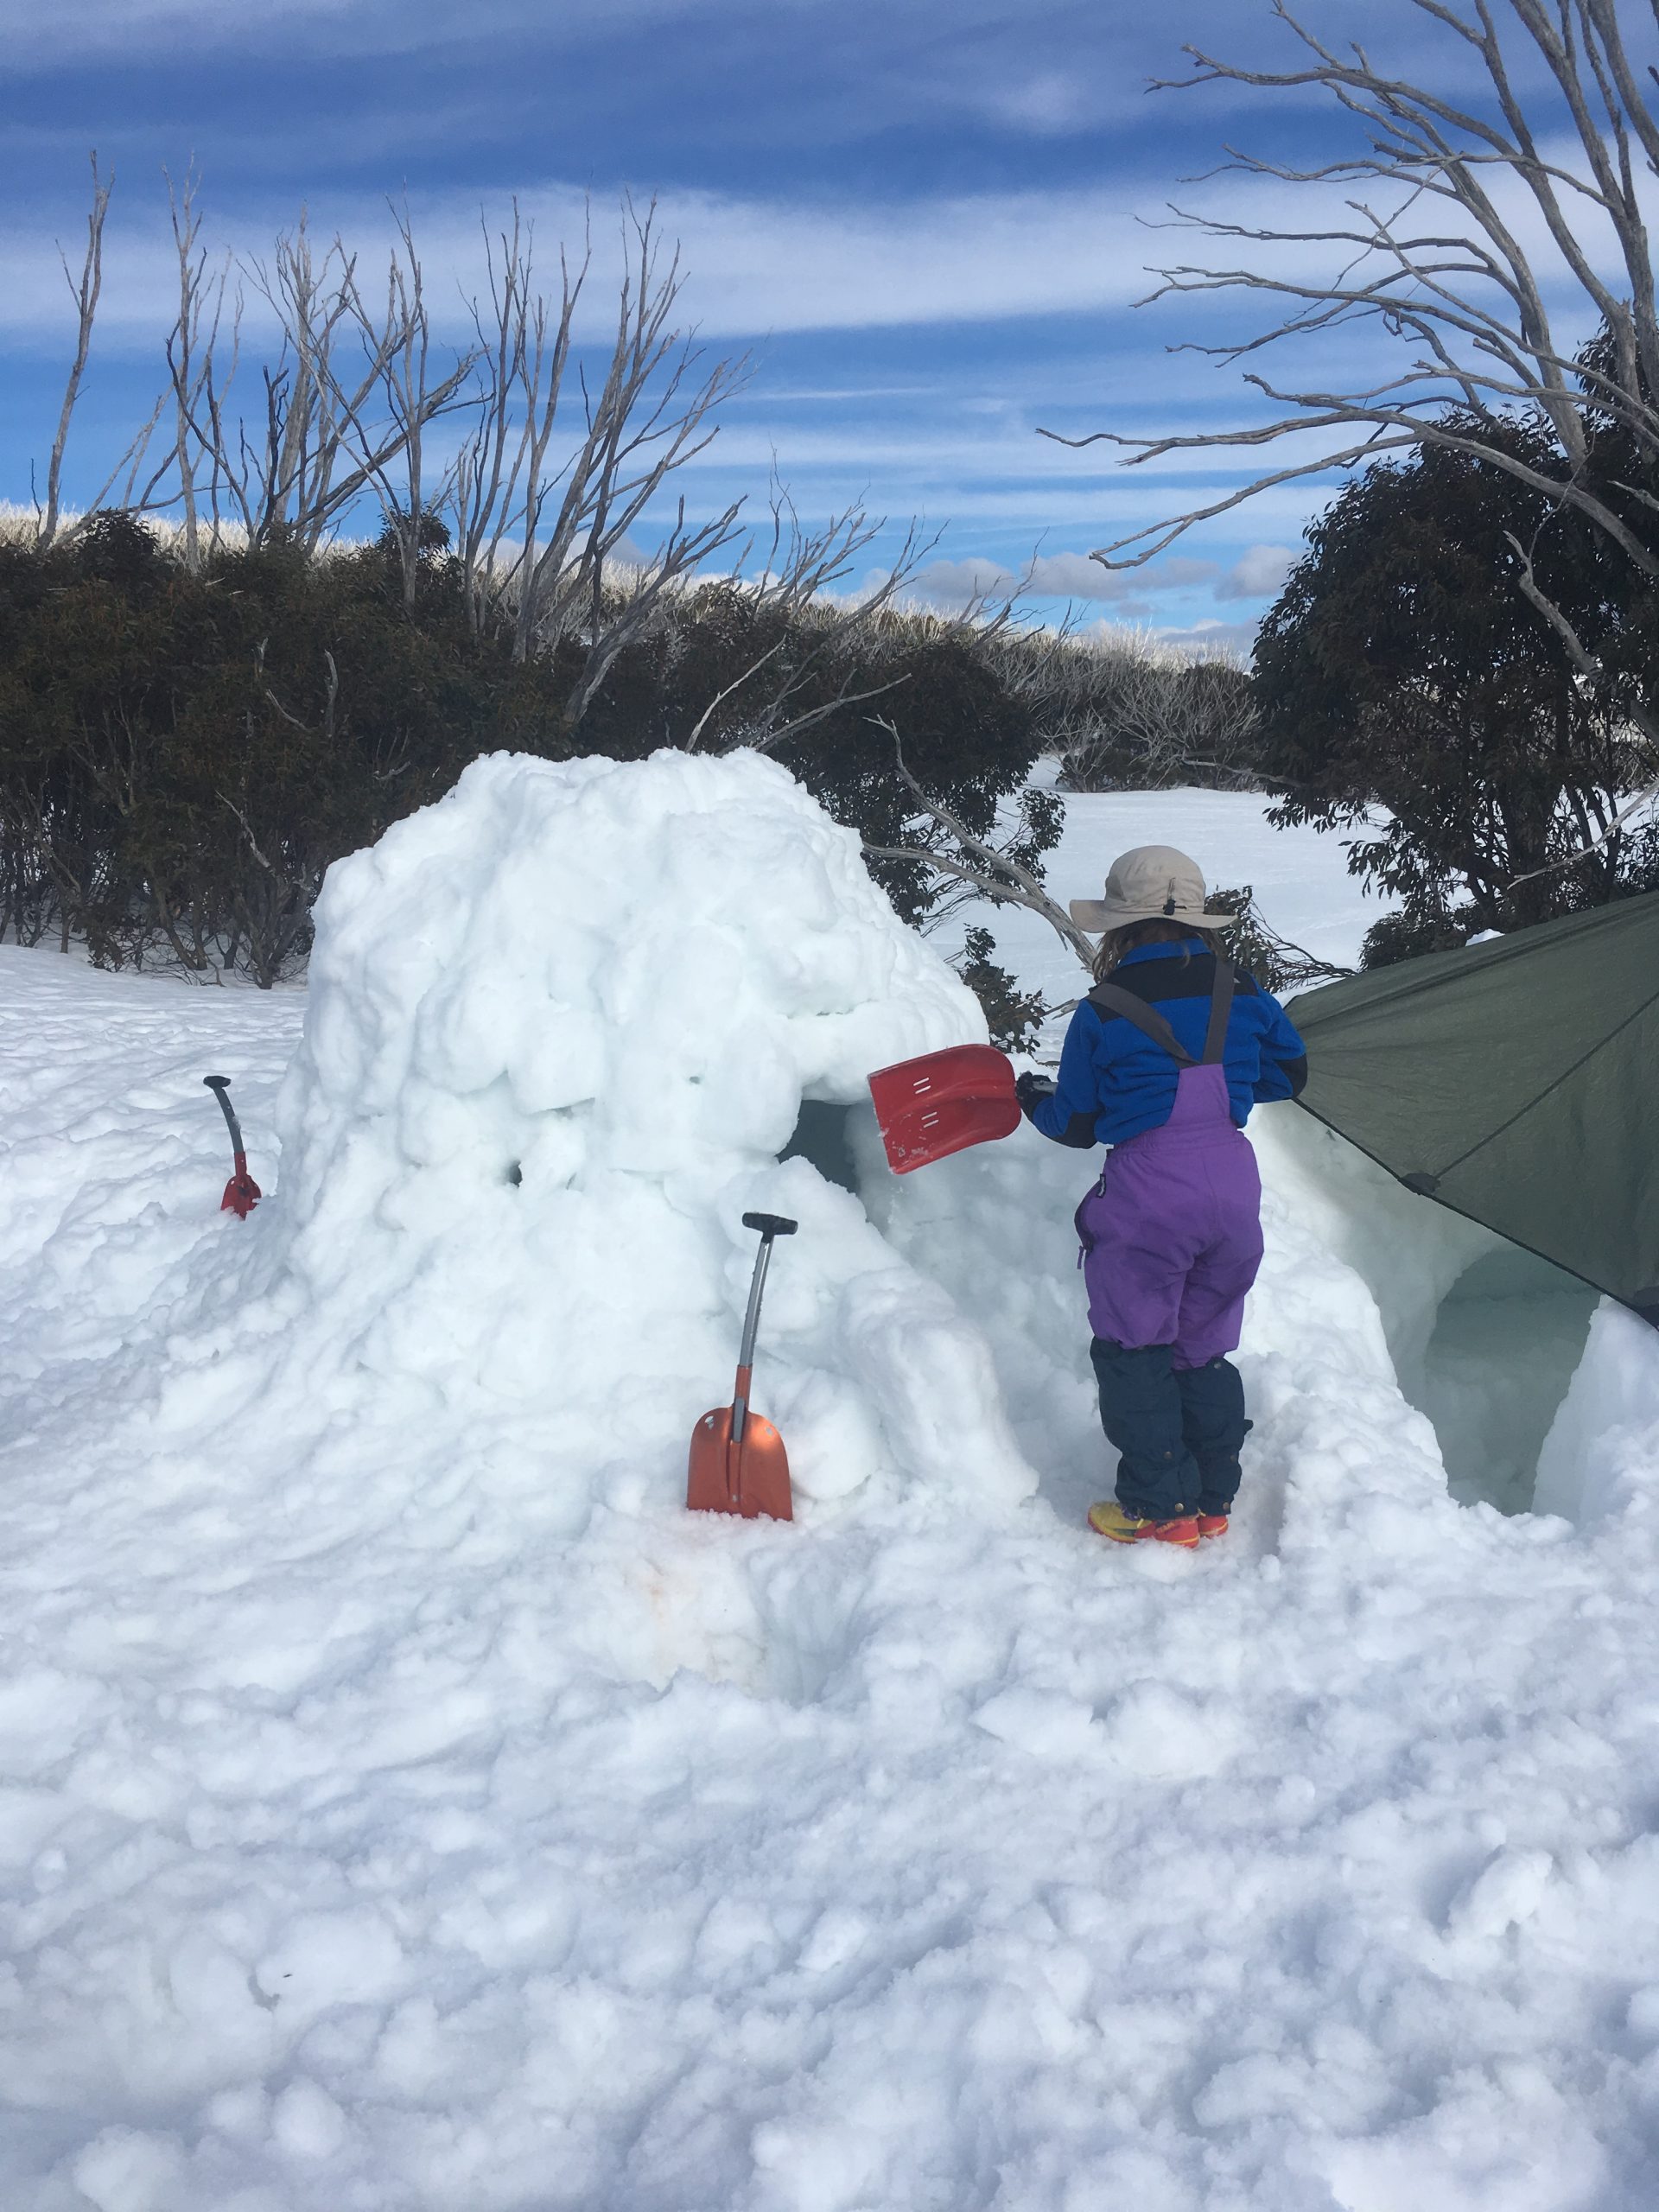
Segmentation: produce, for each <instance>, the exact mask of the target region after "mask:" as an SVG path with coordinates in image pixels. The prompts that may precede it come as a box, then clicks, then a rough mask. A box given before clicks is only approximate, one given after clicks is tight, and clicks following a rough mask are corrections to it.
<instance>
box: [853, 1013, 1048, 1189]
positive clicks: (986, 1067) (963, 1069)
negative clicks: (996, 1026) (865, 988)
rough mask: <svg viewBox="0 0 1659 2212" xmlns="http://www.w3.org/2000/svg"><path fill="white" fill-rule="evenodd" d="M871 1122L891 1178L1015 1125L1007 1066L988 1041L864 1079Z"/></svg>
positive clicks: (954, 1048)
mask: <svg viewBox="0 0 1659 2212" xmlns="http://www.w3.org/2000/svg"><path fill="white" fill-rule="evenodd" d="M869 1083H870V1096H871V1097H872V1099H874V1102H875V1119H876V1125H877V1127H878V1128H880V1132H881V1141H882V1143H883V1144H884V1145H886V1147H887V1165H888V1166H889V1167H891V1168H892V1170H893V1173H894V1174H895V1175H908V1174H909V1173H910V1172H911V1170H912V1167H925V1166H928V1164H929V1163H930V1161H932V1160H944V1159H946V1158H948V1156H949V1155H950V1154H951V1153H953V1152H963V1151H965V1150H966V1148H967V1147H968V1146H969V1145H970V1144H988V1143H989V1142H990V1141H992V1139H993V1138H995V1137H1006V1136H1007V1135H1010V1134H1011V1133H1012V1132H1013V1131H1014V1130H1015V1129H1017V1128H1019V1126H1020V1101H1019V1099H1018V1098H1017V1097H1016V1096H1014V1065H1013V1063H1012V1062H1011V1061H1010V1060H1009V1059H1008V1058H1007V1056H1006V1054H1004V1053H1001V1052H998V1051H997V1049H996V1047H995V1046H994V1045H952V1046H950V1048H949V1050H948V1051H946V1052H929V1053H927V1054H925V1056H924V1057H923V1058H921V1059H919V1060H900V1061H899V1063H898V1064H897V1065H896V1066H893V1067H890V1068H878V1069H877V1070H876V1071H875V1073H874V1075H873V1076H872V1077H870V1079H869Z"/></svg>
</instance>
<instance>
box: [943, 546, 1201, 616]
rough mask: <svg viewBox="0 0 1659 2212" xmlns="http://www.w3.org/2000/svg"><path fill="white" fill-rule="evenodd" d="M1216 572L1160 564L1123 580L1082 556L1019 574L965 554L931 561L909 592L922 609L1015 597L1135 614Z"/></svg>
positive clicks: (1053, 558)
mask: <svg viewBox="0 0 1659 2212" xmlns="http://www.w3.org/2000/svg"><path fill="white" fill-rule="evenodd" d="M1216 574H1217V563H1215V562H1213V561H1198V560H1188V559H1175V560H1169V561H1163V562H1160V563H1158V564H1157V566H1156V567H1154V568H1150V569H1145V570H1138V571H1135V573H1133V574H1127V575H1126V574H1124V573H1123V572H1122V571H1120V570H1115V569H1108V568H1105V567H1103V565H1102V563H1100V562H1098V561H1094V560H1091V559H1090V556H1088V555H1087V554H1086V553H1042V554H1039V555H1037V556H1034V557H1033V559H1032V560H1031V561H1029V562H1027V563H1025V564H1024V565H1023V566H1022V567H1020V568H1018V569H1014V568H1010V567H1009V566H1008V565H1007V563H1004V562H1001V561H996V560H993V559H991V558H990V557H989V556H986V555H982V554H978V555H976V554H969V555H968V556H966V557H964V558H963V559H961V560H938V561H931V562H930V563H928V565H927V566H926V567H925V569H920V570H919V571H918V574H917V575H915V576H914V577H913V578H912V582H911V584H910V587H909V593H910V596H912V598H914V599H917V600H918V601H921V602H922V603H923V604H924V605H926V606H930V607H946V608H951V609H954V608H957V607H968V606H971V605H972V604H973V603H974V602H975V601H979V600H993V601H995V600H1001V599H1007V598H1010V597H1014V596H1016V595H1017V596H1018V597H1020V598H1022V599H1050V600H1068V601H1072V602H1073V603H1075V604H1081V605H1084V606H1089V605H1098V606H1104V607H1121V608H1122V609H1123V610H1124V611H1126V612H1128V613H1138V612H1140V611H1141V610H1143V609H1144V608H1145V607H1147V605H1149V603H1150V601H1149V599H1148V594H1152V593H1163V592H1175V591H1186V590H1190V589H1192V588H1193V587H1194V586H1197V585H1200V584H1205V583H1207V582H1210V581H1211V578H1213V577H1214V576H1215V575H1216Z"/></svg>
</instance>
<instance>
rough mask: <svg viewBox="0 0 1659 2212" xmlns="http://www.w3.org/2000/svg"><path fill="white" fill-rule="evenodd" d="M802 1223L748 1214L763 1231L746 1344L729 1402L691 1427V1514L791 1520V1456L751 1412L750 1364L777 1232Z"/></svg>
mask: <svg viewBox="0 0 1659 2212" xmlns="http://www.w3.org/2000/svg"><path fill="white" fill-rule="evenodd" d="M743 1226H744V1228H745V1229H758V1230H760V1250H759V1251H758V1252H757V1253H756V1254H755V1255H754V1279H753V1281H752V1282H751V1283H750V1285H749V1310H748V1312H747V1313H746V1314H745V1316H744V1317H743V1343H742V1348H741V1350H740V1351H739V1352H738V1355H737V1388H736V1389H735V1390H734V1392H733V1394H732V1402H731V1404H730V1405H729V1406H716V1407H715V1410H714V1411H713V1413H708V1414H704V1415H703V1417H702V1420H701V1421H699V1422H698V1423H697V1425H696V1427H695V1428H694V1429H693V1430H692V1432H691V1466H690V1473H689V1475H688V1477H687V1478H686V1485H685V1503H686V1507H687V1510H689V1511H690V1512H692V1513H741V1515H742V1516H743V1518H744V1519H745V1520H746V1521H753V1519H754V1517H755V1516H756V1515H757V1514H760V1513H764V1514H766V1515H767V1516H769V1517H770V1518H771V1519H772V1520H773V1521H792V1520H793V1519H794V1518H795V1516H794V1513H793V1511H792V1510H791V1502H790V1495H789V1459H788V1455H787V1454H786V1452H785V1450H784V1440H783V1438H782V1437H781V1436H779V1433H778V1432H777V1430H776V1429H775V1428H774V1427H772V1423H771V1422H770V1421H763V1420H762V1419H761V1417H760V1414H753V1413H751V1412H750V1411H749V1378H750V1369H751V1367H752V1365H753V1360H754V1338H755V1332H756V1331H757V1330H758V1329H759V1328H760V1294H761V1292H762V1291H763V1290H764V1289H765V1288H766V1268H767V1266H768V1264H769V1263H770V1262H771V1259H772V1238H773V1237H774V1236H793V1235H794V1234H795V1231H796V1229H797V1227H798V1224H796V1223H795V1222H792V1221H785V1218H784V1217H783V1216H782V1214H779V1213H746V1214H745V1215H744V1217H743Z"/></svg>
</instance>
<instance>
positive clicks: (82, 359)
mask: <svg viewBox="0 0 1659 2212" xmlns="http://www.w3.org/2000/svg"><path fill="white" fill-rule="evenodd" d="M114 189H115V172H114V170H113V169H111V172H110V174H109V175H108V176H105V175H103V174H102V172H101V171H100V169H99V166H98V156H97V154H96V153H94V154H93V155H92V207H91V208H90V210H89V211H88V213H87V217H86V254H85V256H84V257H83V258H82V261H81V266H80V276H79V280H77V279H76V278H75V277H73V276H72V275H71V274H70V270H69V260H68V257H67V254H65V253H64V252H63V251H62V249H61V248H60V249H59V253H58V258H59V260H60V262H61V263H62V264H63V277H64V282H65V283H67V285H68V287H69V296H70V297H71V299H73V302H75V355H74V359H73V362H72V363H71V365H70V369H69V376H68V379H67V383H66V384H65V385H64V388H63V404H62V406H61V408H60V410H59V411H58V429H57V435H56V436H55V437H54V439H53V441H52V454H51V458H50V460H49V461H48V463H47V470H46V507H45V511H44V512H42V513H41V518H40V523H39V525H38V531H39V534H38V539H37V542H38V543H40V544H41V546H42V547H45V546H48V545H50V544H51V543H52V542H53V540H54V538H55V537H56V536H57V534H58V521H59V518H60V514H61V512H62V492H63V455H64V449H65V448H66V447H67V444H68V442H69V425H70V423H71V422H72V420H73V416H74V412H75V403H76V401H77V400H78V399H79V397H80V387H81V381H82V379H83V378H85V376H86V361H87V357H88V355H89V354H90V353H91V352H92V324H93V322H94V321H95V320H96V318H97V315H98V296H99V292H100V291H101V290H102V289H103V285H104V224H105V218H106V217H107V216H108V214H109V212H110V194H111V193H112V192H113V191H114Z"/></svg>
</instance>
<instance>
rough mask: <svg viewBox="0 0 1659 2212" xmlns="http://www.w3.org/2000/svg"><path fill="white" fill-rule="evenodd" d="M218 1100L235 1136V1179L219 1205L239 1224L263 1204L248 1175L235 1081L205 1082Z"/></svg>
mask: <svg viewBox="0 0 1659 2212" xmlns="http://www.w3.org/2000/svg"><path fill="white" fill-rule="evenodd" d="M201 1079H202V1081H203V1082H204V1083H205V1084H207V1088H208V1090H211V1091H212V1092H213V1096H214V1097H215V1098H217V1099H218V1101H219V1107H220V1109H221V1110H222V1112H223V1113H224V1116H225V1126H226V1128H228V1129H229V1131H230V1133H231V1157H232V1171H231V1179H230V1181H229V1182H228V1183H227V1184H226V1185H225V1195H224V1197H223V1198H221V1199H220V1200H219V1211H220V1212H221V1213H233V1214H234V1215H235V1216H236V1217H237V1219H238V1221H245V1220H246V1219H247V1217H248V1216H249V1215H250V1214H251V1212H252V1211H253V1210H254V1208H255V1206H257V1205H258V1203H259V1200H260V1197H261V1195H262V1193H261V1192H260V1189H259V1185H257V1183H256V1182H255V1181H254V1179H253V1178H252V1176H251V1175H250V1174H249V1173H248V1155H247V1154H246V1153H245V1151H244V1150H243V1148H242V1124H241V1123H240V1122H238V1120H237V1118H236V1109H235V1108H234V1107H233V1106H232V1103H231V1101H230V1089H231V1078H230V1077H229V1076H227V1075H205V1076H203V1077H202V1078H201Z"/></svg>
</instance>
